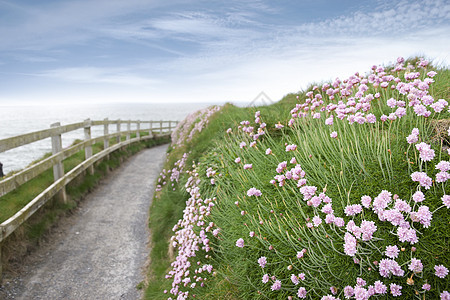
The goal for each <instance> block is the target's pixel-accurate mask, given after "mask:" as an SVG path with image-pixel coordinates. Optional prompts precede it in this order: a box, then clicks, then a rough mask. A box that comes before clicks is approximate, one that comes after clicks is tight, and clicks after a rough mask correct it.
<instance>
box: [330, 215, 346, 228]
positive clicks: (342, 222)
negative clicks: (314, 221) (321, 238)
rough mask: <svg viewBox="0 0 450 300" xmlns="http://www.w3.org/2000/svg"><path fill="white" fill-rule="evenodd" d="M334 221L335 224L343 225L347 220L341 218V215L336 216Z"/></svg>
mask: <svg viewBox="0 0 450 300" xmlns="http://www.w3.org/2000/svg"><path fill="white" fill-rule="evenodd" d="M333 223H334V225H336V226H337V227H343V226H344V225H345V221H344V219H343V218H341V217H336V218H334V221H333Z"/></svg>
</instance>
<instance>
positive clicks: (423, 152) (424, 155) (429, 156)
mask: <svg viewBox="0 0 450 300" xmlns="http://www.w3.org/2000/svg"><path fill="white" fill-rule="evenodd" d="M416 148H417V150H419V153H420V155H419V156H420V158H421V159H422V160H423V161H431V160H433V158H434V156H435V154H434V150H433V149H431V147H430V145H428V144H426V143H423V142H422V143H420V144H417V145H416Z"/></svg>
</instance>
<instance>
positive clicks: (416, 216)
mask: <svg viewBox="0 0 450 300" xmlns="http://www.w3.org/2000/svg"><path fill="white" fill-rule="evenodd" d="M410 216H411V219H412V220H413V221H414V222H420V224H422V225H423V227H425V228H428V227H429V226H430V225H431V219H432V214H431V212H430V209H429V207H428V206H425V205H422V206H421V207H419V209H418V210H417V212H412V213H411V214H410Z"/></svg>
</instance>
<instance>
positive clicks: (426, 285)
mask: <svg viewBox="0 0 450 300" xmlns="http://www.w3.org/2000/svg"><path fill="white" fill-rule="evenodd" d="M422 289H423V290H425V291H429V290H431V285H430V284H428V283H425V284H424V285H422Z"/></svg>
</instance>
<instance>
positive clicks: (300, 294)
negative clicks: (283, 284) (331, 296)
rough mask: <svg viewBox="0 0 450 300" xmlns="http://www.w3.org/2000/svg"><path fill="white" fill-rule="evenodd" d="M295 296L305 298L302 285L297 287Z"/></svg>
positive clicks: (304, 290)
mask: <svg viewBox="0 0 450 300" xmlns="http://www.w3.org/2000/svg"><path fill="white" fill-rule="evenodd" d="M297 296H298V297H299V298H302V299H304V298H306V289H305V288H304V287H301V288H299V289H298V292H297Z"/></svg>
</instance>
